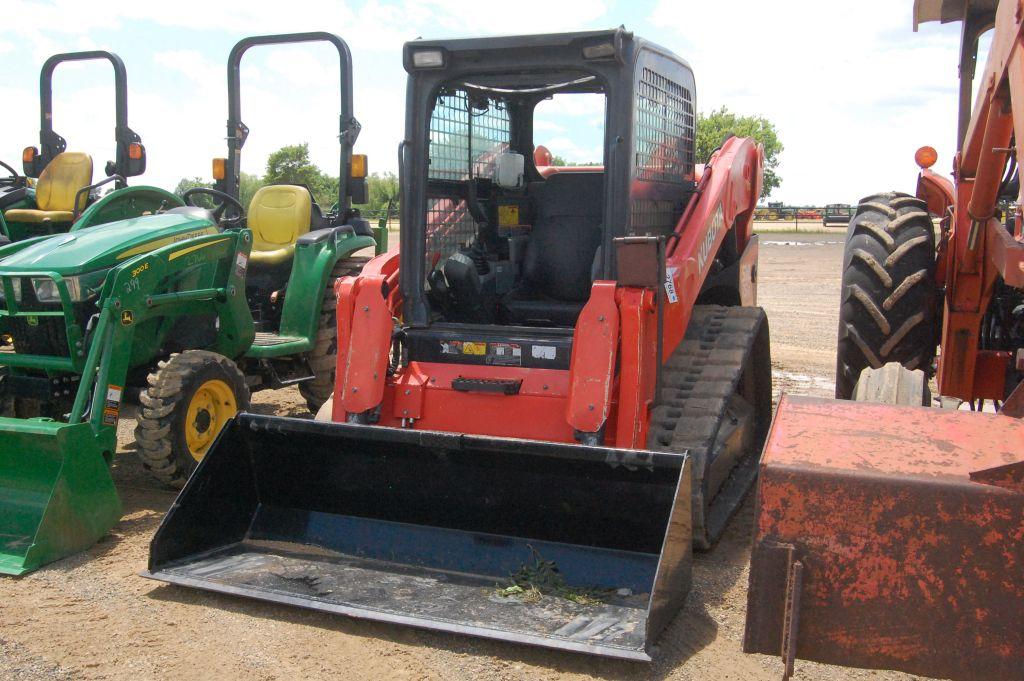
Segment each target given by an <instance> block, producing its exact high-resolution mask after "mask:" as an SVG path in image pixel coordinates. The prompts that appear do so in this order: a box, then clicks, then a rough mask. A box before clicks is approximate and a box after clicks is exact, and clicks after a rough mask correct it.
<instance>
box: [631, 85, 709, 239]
mask: <svg viewBox="0 0 1024 681" xmlns="http://www.w3.org/2000/svg"><path fill="white" fill-rule="evenodd" d="M634 111H635V113H634V115H635V119H634V126H633V130H634V132H633V154H634V157H633V161H634V180H635V184H634V188H635V189H639V190H640V191H634V196H633V197H632V201H631V206H630V218H631V219H630V232H631V233H632V234H638V235H639V234H644V235H657V234H668V233H669V232H671V231H672V230H673V228H674V227H675V224H676V222H677V221H678V220H679V218H680V216H681V215H682V209H683V206H684V205H685V199H686V198H687V192H688V191H689V188H690V187H691V186H692V184H693V179H694V144H695V139H696V125H695V120H694V102H693V93H692V91H691V90H690V88H688V87H685V86H684V85H682V84H680V83H678V82H676V81H674V80H672V79H671V78H668V77H667V76H665V75H663V74H661V73H659V72H657V71H655V70H654V69H651V68H648V67H644V68H643V70H642V71H641V72H640V74H639V78H638V81H637V84H636V101H635V108H634ZM681 188H686V189H685V191H683V190H681Z"/></svg>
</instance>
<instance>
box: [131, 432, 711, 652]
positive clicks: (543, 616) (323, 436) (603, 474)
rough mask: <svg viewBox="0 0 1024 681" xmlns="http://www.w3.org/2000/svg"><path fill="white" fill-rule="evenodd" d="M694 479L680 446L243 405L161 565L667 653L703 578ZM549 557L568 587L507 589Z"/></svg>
mask: <svg viewBox="0 0 1024 681" xmlns="http://www.w3.org/2000/svg"><path fill="white" fill-rule="evenodd" d="M690 484H691V483H690V471H689V462H688V459H687V457H686V455H681V454H663V453H655V452H645V451H625V450H618V449H611V448H605V447H592V446H584V445H576V444H563V443H552V442H538V441H528V440H519V439H512V438H495V437H485V436H476V435H463V434H458V433H443V432H432V431H416V430H410V429H396V428H382V427H376V426H365V425H356V424H346V423H320V422H314V421H306V420H298V419H289V418H279V417H265V416H256V415H252V414H242V415H240V416H239V417H238V418H237V419H235V420H234V421H233V422H232V423H230V424H229V425H227V426H226V427H225V428H224V430H223V431H222V432H221V434H220V436H219V438H218V440H217V442H216V443H215V444H214V446H213V447H212V448H211V449H210V450H209V452H208V453H207V455H206V457H205V458H204V459H203V461H202V463H201V464H200V465H199V467H198V468H197V469H196V471H195V473H194V474H193V475H192V477H191V478H190V479H189V481H188V483H187V484H186V485H185V488H184V489H183V490H182V492H181V494H180V495H179V497H178V499H177V500H176V501H175V503H174V505H173V506H172V507H171V509H170V511H169V512H168V513H167V515H166V517H165V518H164V520H163V522H162V523H161V525H160V528H159V529H158V530H157V533H156V535H155V536H154V538H153V541H152V544H151V546H150V556H149V570H148V571H147V572H145V573H144V576H147V577H152V578H154V579H159V580H162V581H166V582H171V583H174V584H180V585H183V586H189V587H195V588H200V589H206V590H210V591H218V592H222V593H228V594H235V595H241V596H248V597H251V598H256V599H260V600H265V601H272V602H278V603H287V604H291V605H298V606H302V607H305V608H310V609H314V610H322V611H326V612H333V613H338V614H343V615H348V616H351V617H357V618H365V619H371V620H379V621H384V622H393V623H397V624H404V625H411V626H417V627H424V628H428V629H437V630H441V631H447V632H454V633H460V634H471V635H476V636H484V637H488V638H495V639H501V640H505V641H514V642H519V643H528V644H532V645H539V646H546V647H550V648H558V649H563V650H571V651H577V652H584V653H592V654H596V655H602V656H609V657H617V658H624V659H632V660H650V659H651V657H650V647H651V642H652V640H653V639H654V637H655V636H656V635H657V634H658V633H659V632H660V631H661V630H662V629H663V628H664V627H665V626H666V625H667V624H668V623H669V622H670V621H671V618H672V616H673V615H674V614H675V611H676V610H677V609H678V608H679V606H680V605H681V604H682V602H683V600H684V599H685V596H686V593H687V591H688V589H689V585H690V567H691V565H690V541H691V537H690V533H691V527H690V496H689V490H690ZM538 561H551V562H553V563H554V565H555V566H557V569H558V573H557V575H558V577H557V580H556V581H557V582H558V584H559V585H558V586H557V587H556V588H553V589H549V590H548V591H547V592H545V588H546V587H550V586H551V584H538V586H539V587H540V590H541V592H542V593H544V595H542V596H539V597H538V594H536V592H530V593H529V595H528V596H527V597H520V596H506V595H504V593H501V592H500V591H501V588H502V587H506V586H508V585H509V583H510V575H512V574H513V573H516V572H517V571H520V570H522V569H523V568H524V567H527V568H528V567H530V566H536V565H537V564H538ZM545 564H546V565H548V566H549V567H550V563H545ZM520 574H522V573H520ZM549 576H550V574H549ZM563 580H564V582H563ZM583 593H586V594H588V596H589V598H581V597H580V594H583ZM581 601H582V602H581Z"/></svg>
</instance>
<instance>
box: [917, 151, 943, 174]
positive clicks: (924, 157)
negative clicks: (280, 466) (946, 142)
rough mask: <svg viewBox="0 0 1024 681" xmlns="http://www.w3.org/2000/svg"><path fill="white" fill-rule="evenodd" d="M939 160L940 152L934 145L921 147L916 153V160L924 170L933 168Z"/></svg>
mask: <svg viewBox="0 0 1024 681" xmlns="http://www.w3.org/2000/svg"><path fill="white" fill-rule="evenodd" d="M938 160H939V152H937V151H935V149H934V148H933V147H921V148H920V149H918V150H917V153H916V154H914V161H915V162H916V163H917V165H918V166H919V167H920V168H921V169H922V170H925V169H927V168H931V167H932V166H933V165H935V162H936V161H938Z"/></svg>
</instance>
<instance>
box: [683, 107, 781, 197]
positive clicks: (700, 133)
mask: <svg viewBox="0 0 1024 681" xmlns="http://www.w3.org/2000/svg"><path fill="white" fill-rule="evenodd" d="M729 134H733V135H736V136H737V137H751V138H753V139H754V140H756V141H758V142H760V143H761V145H762V146H764V187H763V188H762V190H761V198H765V197H767V196H768V195H769V194H771V193H772V190H773V189H776V188H777V187H779V186H780V185H781V184H782V178H780V177H779V174H778V172H777V169H778V167H779V154H781V153H782V150H783V148H784V147H783V146H782V142H780V141H779V135H778V130H776V129H775V124H774V123H772V122H771V121H769V120H768V119H767V118H765V117H763V116H740V115H738V114H734V113H733V112H731V111H729V110H728V109H727V108H726V107H724V106H723V107H722V108H720V109H717V110H715V111H712V112H711V113H708V114H704V113H701V114H698V116H697V162H698V163H704V162H705V161H707V159H708V157H710V156H711V153H712V152H713V151H714V150H715V149H717V148H718V147H720V146H721V145H722V142H723V141H724V140H725V138H726V137H727V136H728V135H729Z"/></svg>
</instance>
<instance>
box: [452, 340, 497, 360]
mask: <svg viewBox="0 0 1024 681" xmlns="http://www.w3.org/2000/svg"><path fill="white" fill-rule="evenodd" d="M441 352H442V354H445V355H480V356H483V355H486V354H487V343H477V342H473V341H460V340H446V341H441Z"/></svg>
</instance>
